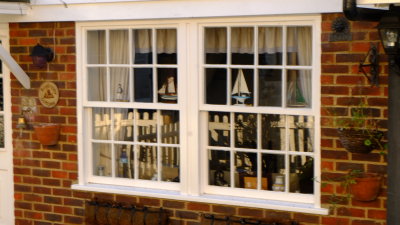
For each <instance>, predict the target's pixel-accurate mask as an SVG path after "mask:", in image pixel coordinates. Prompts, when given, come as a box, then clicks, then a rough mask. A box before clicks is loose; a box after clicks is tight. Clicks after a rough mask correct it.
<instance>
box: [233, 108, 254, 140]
mask: <svg viewBox="0 0 400 225" xmlns="http://www.w3.org/2000/svg"><path fill="white" fill-rule="evenodd" d="M235 147H237V148H257V114H250V113H235Z"/></svg>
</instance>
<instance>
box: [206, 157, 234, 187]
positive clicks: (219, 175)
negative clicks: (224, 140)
mask: <svg viewBox="0 0 400 225" xmlns="http://www.w3.org/2000/svg"><path fill="white" fill-rule="evenodd" d="M230 154H231V153H230V152H229V151H219V150H209V152H208V166H209V174H208V176H209V185H215V186H223V187H230V186H231V176H230V171H231V163H230Z"/></svg>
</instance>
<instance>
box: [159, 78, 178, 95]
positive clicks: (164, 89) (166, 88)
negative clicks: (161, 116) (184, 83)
mask: <svg viewBox="0 0 400 225" xmlns="http://www.w3.org/2000/svg"><path fill="white" fill-rule="evenodd" d="M158 94H159V95H160V97H161V99H164V100H167V101H176V99H177V98H178V91H177V89H176V84H175V78H174V77H173V76H169V77H168V78H167V80H166V82H165V83H164V84H163V85H162V86H161V88H160V89H159V90H158Z"/></svg>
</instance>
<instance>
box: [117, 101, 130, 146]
mask: <svg viewBox="0 0 400 225" xmlns="http://www.w3.org/2000/svg"><path fill="white" fill-rule="evenodd" d="M133 132H134V129H133V109H114V140H116V141H133Z"/></svg>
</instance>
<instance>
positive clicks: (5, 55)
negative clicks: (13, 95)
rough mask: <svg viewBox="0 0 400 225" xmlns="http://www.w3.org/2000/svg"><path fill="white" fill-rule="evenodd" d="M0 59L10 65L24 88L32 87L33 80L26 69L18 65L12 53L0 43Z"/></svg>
mask: <svg viewBox="0 0 400 225" xmlns="http://www.w3.org/2000/svg"><path fill="white" fill-rule="evenodd" d="M0 59H1V60H3V62H4V63H5V64H6V65H7V66H8V69H10V71H11V72H12V73H13V74H14V76H15V77H16V78H17V80H18V81H19V82H20V83H21V84H22V86H24V88H26V89H29V88H31V80H30V78H29V77H28V75H27V74H26V73H25V71H24V70H22V68H21V67H20V66H19V65H18V63H17V62H16V61H15V60H14V58H13V57H12V56H11V55H10V53H9V52H8V51H7V50H6V49H5V48H4V47H3V46H1V45H0Z"/></svg>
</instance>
